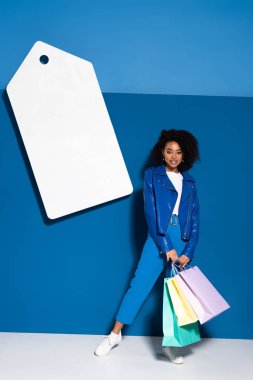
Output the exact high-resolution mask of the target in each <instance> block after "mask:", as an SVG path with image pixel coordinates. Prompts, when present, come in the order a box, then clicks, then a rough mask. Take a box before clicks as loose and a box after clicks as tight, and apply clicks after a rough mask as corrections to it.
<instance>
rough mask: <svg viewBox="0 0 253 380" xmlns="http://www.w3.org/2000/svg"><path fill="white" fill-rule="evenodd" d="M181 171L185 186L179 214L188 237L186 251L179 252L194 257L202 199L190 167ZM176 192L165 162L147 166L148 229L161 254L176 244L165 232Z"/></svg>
mask: <svg viewBox="0 0 253 380" xmlns="http://www.w3.org/2000/svg"><path fill="white" fill-rule="evenodd" d="M181 174H182V176H183V183H182V185H183V186H182V194H181V199H180V204H179V213H178V214H179V215H178V217H179V223H180V228H181V238H182V240H184V241H186V244H185V247H184V249H183V251H182V252H177V253H178V256H180V255H186V256H188V257H189V259H190V260H192V259H193V257H194V251H195V247H196V245H197V242H198V238H199V201H198V196H197V188H196V183H195V179H194V178H193V177H192V176H191V175H190V174H189V173H188V172H187V171H185V172H182V173H181ZM177 196H178V194H177V191H176V189H175V187H174V186H173V184H172V182H171V181H170V179H169V177H168V175H167V174H166V168H165V165H159V166H151V167H149V168H147V169H146V170H145V174H144V186H143V198H144V213H145V218H146V221H147V224H148V229H149V233H150V235H151V237H152V238H153V240H154V241H155V243H156V245H157V247H158V248H159V250H160V254H161V255H165V253H166V252H167V251H170V250H171V249H173V248H174V247H173V244H172V241H171V239H170V237H169V235H168V234H166V232H167V229H168V227H169V221H170V217H171V214H172V212H173V209H174V206H175V203H176V200H177Z"/></svg>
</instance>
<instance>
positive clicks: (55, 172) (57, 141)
mask: <svg viewBox="0 0 253 380" xmlns="http://www.w3.org/2000/svg"><path fill="white" fill-rule="evenodd" d="M42 55H46V56H47V57H48V58H49V62H48V63H47V64H42V63H41V62H40V57H41V56H42ZM7 93H8V96H9V99H10V102H11V105H12V108H13V111H14V114H15V117H16V120H17V123H18V127H19V130H20V133H21V136H22V139H23V142H24V145H25V148H26V151H27V154H28V157H29V160H30V163H31V167H32V170H33V173H34V176H35V179H36V182H37V185H38V188H39V191H40V194H41V198H42V201H43V204H44V207H45V209H46V213H47V216H48V217H49V218H51V219H55V218H58V217H61V216H64V215H68V214H71V213H73V212H76V211H80V210H83V209H86V208H89V207H92V206H95V205H98V204H101V203H104V202H108V201H111V200H113V199H117V198H120V197H123V196H125V195H128V194H130V193H131V192H132V191H133V187H132V184H131V181H130V178H129V175H128V171H127V168H126V165H125V162H124V159H123V157H122V153H121V150H120V147H119V144H118V141H117V138H116V135H115V132H114V129H113V126H112V123H111V120H110V117H109V114H108V112H107V108H106V105H105V102H104V99H103V96H102V93H101V90H100V87H99V84H98V81H97V78H96V74H95V71H94V68H93V65H92V64H91V63H90V62H88V61H85V60H84V59H81V58H79V57H76V56H74V55H72V54H69V53H67V52H64V51H62V50H60V49H57V48H55V47H53V46H51V45H48V44H46V43H43V42H40V41H38V42H36V43H35V44H34V46H33V47H32V49H31V50H30V52H29V53H28V55H27V56H26V58H25V59H24V61H23V63H22V64H21V66H20V67H19V69H18V70H17V72H16V74H15V75H14V76H13V78H12V79H11V81H10V83H9V84H8V86H7Z"/></svg>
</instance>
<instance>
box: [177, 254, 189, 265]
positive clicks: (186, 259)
mask: <svg viewBox="0 0 253 380" xmlns="http://www.w3.org/2000/svg"><path fill="white" fill-rule="evenodd" d="M189 261H190V259H189V257H188V256H186V255H181V256H179V258H178V260H177V263H179V265H182V266H183V267H185V265H186V264H188V263H189Z"/></svg>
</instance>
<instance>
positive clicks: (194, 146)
mask: <svg viewBox="0 0 253 380" xmlns="http://www.w3.org/2000/svg"><path fill="white" fill-rule="evenodd" d="M169 141H175V142H177V143H178V145H179V146H180V148H181V149H182V152H183V157H184V162H181V163H180V164H179V165H178V170H179V171H180V172H183V171H186V170H189V169H190V168H191V167H192V166H193V164H194V163H195V162H196V161H198V160H200V154H199V147H198V145H199V144H198V140H197V139H196V137H194V136H193V134H192V133H190V132H188V131H185V130H183V129H169V130H166V129H163V130H162V131H161V135H160V137H159V139H158V141H157V143H156V144H155V145H154V147H153V149H152V153H151V156H152V160H153V162H154V165H155V166H158V165H162V164H164V161H163V155H162V150H163V149H164V148H165V145H166V144H167V142H169Z"/></svg>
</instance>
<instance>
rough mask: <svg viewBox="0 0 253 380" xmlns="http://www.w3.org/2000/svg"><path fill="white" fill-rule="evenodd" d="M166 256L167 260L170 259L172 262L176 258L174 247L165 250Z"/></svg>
mask: <svg viewBox="0 0 253 380" xmlns="http://www.w3.org/2000/svg"><path fill="white" fill-rule="evenodd" d="M166 256H167V262H168V261H169V260H170V259H171V260H172V261H173V263H174V262H175V261H177V259H178V256H177V251H176V250H175V249H172V250H171V251H167V252H166Z"/></svg>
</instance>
